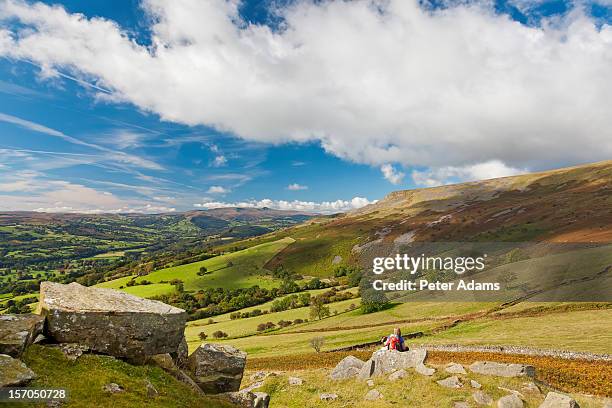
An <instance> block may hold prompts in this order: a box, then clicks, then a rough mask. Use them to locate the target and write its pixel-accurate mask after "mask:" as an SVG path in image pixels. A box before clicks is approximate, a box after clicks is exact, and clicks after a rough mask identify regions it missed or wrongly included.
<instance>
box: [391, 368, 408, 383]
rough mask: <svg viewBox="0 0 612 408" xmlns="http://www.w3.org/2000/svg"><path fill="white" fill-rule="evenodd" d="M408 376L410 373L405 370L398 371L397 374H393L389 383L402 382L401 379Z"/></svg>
mask: <svg viewBox="0 0 612 408" xmlns="http://www.w3.org/2000/svg"><path fill="white" fill-rule="evenodd" d="M407 375H408V373H407V372H406V370H404V369H401V370H397V371H396V372H394V373H392V374H391V375H390V376H389V381H396V380H400V379H402V378H404V377H406V376H407Z"/></svg>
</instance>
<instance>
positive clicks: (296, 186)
mask: <svg viewBox="0 0 612 408" xmlns="http://www.w3.org/2000/svg"><path fill="white" fill-rule="evenodd" d="M287 190H291V191H299V190H308V186H303V185H301V184H298V183H292V184H289V185H288V186H287Z"/></svg>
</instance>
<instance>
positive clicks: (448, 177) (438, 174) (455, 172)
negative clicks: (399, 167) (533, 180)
mask: <svg viewBox="0 0 612 408" xmlns="http://www.w3.org/2000/svg"><path fill="white" fill-rule="evenodd" d="M521 173H527V170H526V169H517V168H513V167H509V166H507V165H505V164H504V163H503V162H501V161H499V160H490V161H487V162H483V163H478V164H474V165H470V166H463V167H454V166H446V167H440V168H437V169H433V170H425V171H417V170H415V171H413V172H412V179H413V180H414V182H415V183H416V184H417V185H420V186H425V187H435V186H441V185H444V184H450V183H459V182H463V181H476V180H485V179H491V178H498V177H506V176H515V175H517V174H521Z"/></svg>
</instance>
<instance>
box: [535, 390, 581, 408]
mask: <svg viewBox="0 0 612 408" xmlns="http://www.w3.org/2000/svg"><path fill="white" fill-rule="evenodd" d="M540 408H580V406H579V405H578V403H577V402H576V400H574V399H573V398H572V397H570V396H568V395H564V394H560V393H558V392H553V391H551V392H549V393H548V394H546V399H544V402H543V403H542V404H541V405H540Z"/></svg>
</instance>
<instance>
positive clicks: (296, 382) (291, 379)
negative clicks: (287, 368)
mask: <svg viewBox="0 0 612 408" xmlns="http://www.w3.org/2000/svg"><path fill="white" fill-rule="evenodd" d="M287 381H288V382H289V385H302V384H304V380H302V379H301V378H300V377H289V378H288V379H287Z"/></svg>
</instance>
